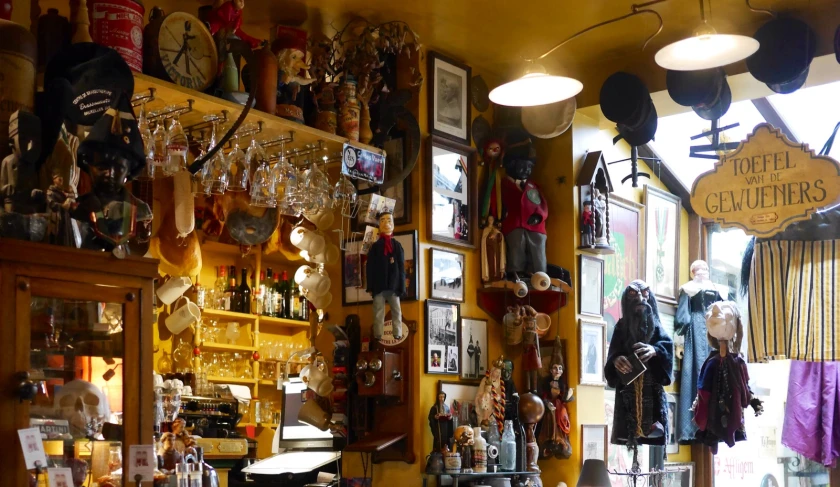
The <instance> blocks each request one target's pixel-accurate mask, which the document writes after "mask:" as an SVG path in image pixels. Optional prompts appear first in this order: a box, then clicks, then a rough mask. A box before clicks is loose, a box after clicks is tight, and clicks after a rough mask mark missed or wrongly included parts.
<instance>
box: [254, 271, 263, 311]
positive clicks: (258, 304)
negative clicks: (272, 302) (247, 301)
mask: <svg viewBox="0 0 840 487" xmlns="http://www.w3.org/2000/svg"><path fill="white" fill-rule="evenodd" d="M252 276H253V274H252ZM251 287H252V288H253V289H254V308H253V309H252V310H251V312H252V313H254V314H255V315H262V314H263V309H264V308H265V271H260V283H259V285H257V283H256V282H254V281H253V278H252V279H251Z"/></svg>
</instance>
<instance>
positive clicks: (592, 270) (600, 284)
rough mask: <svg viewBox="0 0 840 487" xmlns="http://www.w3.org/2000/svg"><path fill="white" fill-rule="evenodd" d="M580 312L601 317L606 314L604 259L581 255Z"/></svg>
mask: <svg viewBox="0 0 840 487" xmlns="http://www.w3.org/2000/svg"><path fill="white" fill-rule="evenodd" d="M579 294H580V312H581V314H585V315H591V316H597V317H599V318H600V317H601V316H603V314H604V299H603V296H604V261H603V260H601V259H598V258H596V257H590V256H588V255H582V254H581V256H580V293H579Z"/></svg>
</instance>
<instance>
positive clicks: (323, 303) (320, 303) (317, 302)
mask: <svg viewBox="0 0 840 487" xmlns="http://www.w3.org/2000/svg"><path fill="white" fill-rule="evenodd" d="M304 291H306V292H304V293H303V295H304V296H305V297H306V299H308V300H309V302H310V303H312V305H313V306H315V309H326V308H327V306H329V305H330V303H332V299H333V296H332V293H330V292H327V293H325V294H322V295H320V296H317V295H314V294H312V293H311V292H309V290H307V289H306V288H304Z"/></svg>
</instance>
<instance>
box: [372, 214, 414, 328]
mask: <svg viewBox="0 0 840 487" xmlns="http://www.w3.org/2000/svg"><path fill="white" fill-rule="evenodd" d="M366 271H367V292H369V293H370V295H371V296H373V338H375V339H376V340H379V339H380V338H382V334H383V333H384V330H385V302H386V301H387V302H388V306H390V307H391V321H392V322H394V323H402V309H401V308H400V297H401V296H402V295H404V294H405V253H404V252H403V248H402V245H401V244H400V242H399V241H397V240H396V239H395V238H394V214H393V213H391V211H389V210H386V211H383V212H382V213H380V214H379V240H377V241H376V242H374V243H373V245H371V246H370V250H368V254H367V267H366ZM401 338H402V326H394V339H396V340H399V339H401Z"/></svg>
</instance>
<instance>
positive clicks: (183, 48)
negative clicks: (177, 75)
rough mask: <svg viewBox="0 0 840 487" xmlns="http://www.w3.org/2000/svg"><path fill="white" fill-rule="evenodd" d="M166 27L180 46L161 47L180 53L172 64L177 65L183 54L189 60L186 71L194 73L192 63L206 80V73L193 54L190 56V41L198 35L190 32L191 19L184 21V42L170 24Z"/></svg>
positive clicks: (186, 63) (188, 73)
mask: <svg viewBox="0 0 840 487" xmlns="http://www.w3.org/2000/svg"><path fill="white" fill-rule="evenodd" d="M164 28H165V29H166V32H168V33H169V35H170V36H171V37H172V40H174V41H175V43H176V44H178V46H179V47H180V50H178V51H176V50H174V49H164V48H161V50H162V51H168V52H176V53H178V54H177V55H176V56H175V59H173V60H172V64H173V65H175V66H177V65H178V60H179V59H181V56H182V55H183V56H184V58H185V59H186V60H187V61H186V62H185V63H184V65H185V68H186V71H187V75H190V76H191V75H192V73H190V64H192V65H193V66H195V69H196V71H198V75H199V76H200V77H201V80H202V81H205V77H204V74H203V73H202V72H201V68H200V67H199V66H198V63H196V62H195V61H194V60H193V58H192V56H190V51H191V48H190V45H189V41H190V40H192V39H195V38H196V37H197V36H194V35H190V33H189V31H190V30H192V24H191V23H190V21H186V22H184V33H183V35H182V37H183V43H181V42H178V38H177V37H176V36H175V34H173V33H172V31H171V30H169V26H167V25H164Z"/></svg>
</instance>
